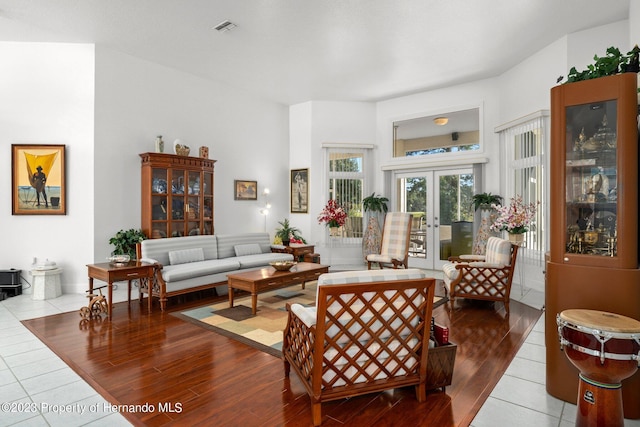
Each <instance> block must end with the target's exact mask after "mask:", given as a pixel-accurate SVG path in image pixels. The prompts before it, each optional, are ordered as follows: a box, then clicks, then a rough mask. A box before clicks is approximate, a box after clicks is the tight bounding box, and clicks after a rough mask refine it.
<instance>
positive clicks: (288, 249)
mask: <svg viewBox="0 0 640 427" xmlns="http://www.w3.org/2000/svg"><path fill="white" fill-rule="evenodd" d="M314 249H315V246H314V245H305V244H303V243H291V244H290V245H289V246H282V247H277V248H274V247H273V246H272V247H271V252H279V253H284V254H291V255H293V259H294V260H296V261H300V262H302V261H304V256H305V254H312V253H313V252H314Z"/></svg>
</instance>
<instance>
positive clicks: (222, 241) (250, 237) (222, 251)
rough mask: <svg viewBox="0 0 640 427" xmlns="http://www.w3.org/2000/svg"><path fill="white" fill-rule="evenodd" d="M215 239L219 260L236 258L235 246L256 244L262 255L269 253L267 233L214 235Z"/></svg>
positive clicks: (269, 240)
mask: <svg viewBox="0 0 640 427" xmlns="http://www.w3.org/2000/svg"><path fill="white" fill-rule="evenodd" d="M216 239H217V241H218V258H220V259H222V258H230V257H234V256H236V251H235V246H236V245H245V244H249V243H257V244H258V245H260V248H261V249H262V252H263V253H265V252H270V251H271V238H270V237H269V233H236V234H216Z"/></svg>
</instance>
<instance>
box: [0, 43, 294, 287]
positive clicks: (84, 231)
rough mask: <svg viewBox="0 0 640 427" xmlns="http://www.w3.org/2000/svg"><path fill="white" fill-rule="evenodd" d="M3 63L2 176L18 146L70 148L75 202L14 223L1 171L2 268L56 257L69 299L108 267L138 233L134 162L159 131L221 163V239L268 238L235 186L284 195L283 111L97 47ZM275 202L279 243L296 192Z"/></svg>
mask: <svg viewBox="0 0 640 427" xmlns="http://www.w3.org/2000/svg"><path fill="white" fill-rule="evenodd" d="M0 54H1V55H2V57H3V63H4V65H3V67H2V69H1V70H0V124H1V126H0V146H1V147H0V148H2V152H3V153H4V154H3V155H2V157H1V161H2V163H3V164H4V166H5V168H4V170H6V171H9V170H10V168H11V162H10V153H11V149H10V146H11V144H12V143H23V142H29V143H61V144H66V145H67V197H68V208H67V209H68V215H66V216H12V215H11V208H10V203H11V189H10V187H11V186H10V184H9V183H10V179H11V178H10V175H9V174H5V176H4V177H3V178H2V179H3V182H5V183H6V184H7V185H3V186H0V200H1V201H3V202H4V203H3V205H4V206H5V209H3V210H1V211H0V223H1V224H2V230H3V233H4V235H5V242H9V243H8V244H4V245H2V248H1V249H0V256H1V259H2V260H3V263H6V265H1V266H0V269H4V268H11V267H13V268H20V269H23V270H25V271H28V270H29V268H30V267H29V266H30V264H31V261H32V258H33V257H34V256H37V257H42V258H46V257H48V258H50V259H53V260H55V261H56V262H57V263H58V264H59V265H60V266H61V267H62V268H63V269H64V273H63V275H62V286H63V292H65V293H70V292H84V290H85V289H86V288H87V279H86V277H87V276H86V274H87V273H86V267H85V265H86V264H89V263H93V262H103V261H105V260H106V257H107V256H108V255H109V254H110V252H111V250H112V249H113V247H111V246H110V245H109V243H108V240H109V238H110V237H111V236H112V235H113V234H115V232H117V231H118V230H120V229H128V228H139V227H140V157H139V156H138V154H139V153H142V152H146V151H151V150H153V149H154V139H155V136H156V135H158V134H162V135H163V136H164V139H165V141H167V142H168V143H169V142H173V140H174V139H176V138H180V139H182V140H183V141H184V142H185V143H187V144H188V145H190V146H191V148H192V154H193V153H195V154H196V155H197V152H198V147H199V146H201V145H206V146H208V147H209V149H210V158H213V159H216V160H217V161H218V162H217V163H216V169H215V171H216V173H215V227H216V232H217V233H231V232H243V231H263V230H265V220H264V217H263V216H261V215H260V213H259V208H260V206H261V204H262V203H263V200H262V199H260V200H259V201H257V202H255V201H234V200H233V180H234V179H246V180H256V181H258V184H259V186H260V190H262V188H263V187H264V186H269V187H271V188H272V189H273V188H287V185H288V184H287V183H288V164H287V161H286V159H287V157H288V152H289V141H288V116H287V108H286V107H285V106H283V105H281V104H276V103H273V102H269V101H265V100H262V99H258V98H256V97H255V96H253V95H250V94H247V93H243V92H241V91H239V90H235V89H232V88H229V87H225V86H223V85H219V84H216V83H213V82H211V81H206V80H203V79H200V78H197V77H194V76H192V75H189V74H185V73H181V72H178V71H175V70H173V69H170V68H167V67H162V66H158V65H156V64H153V63H149V62H146V61H142V60H139V59H137V58H133V57H131V56H128V55H124V54H121V53H118V52H115V51H112V50H109V49H106V48H100V47H99V48H97V49H96V50H95V53H94V46H93V45H78V44H74V45H64V44H52V43H48V44H38V43H0ZM94 67H95V68H94ZM94 76H95V81H94ZM94 93H95V99H94ZM94 108H95V127H94ZM94 131H95V144H94ZM167 145H172V144H167ZM283 158H284V159H285V161H283ZM270 199H271V202H272V204H273V208H272V211H273V212H274V215H273V216H270V217H269V218H267V220H268V221H269V223H267V224H266V228H267V230H268V231H269V232H270V233H271V234H273V230H274V229H275V218H277V217H279V216H282V215H285V214H286V213H287V212H288V193H287V192H285V191H281V192H276V191H272V196H271V197H270ZM27 278H28V279H29V277H28V276H27Z"/></svg>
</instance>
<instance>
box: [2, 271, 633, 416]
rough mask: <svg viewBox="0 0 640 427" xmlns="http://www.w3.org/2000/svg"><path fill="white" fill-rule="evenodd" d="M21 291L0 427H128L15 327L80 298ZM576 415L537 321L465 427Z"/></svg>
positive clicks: (14, 304) (517, 294)
mask: <svg viewBox="0 0 640 427" xmlns="http://www.w3.org/2000/svg"><path fill="white" fill-rule="evenodd" d="M437 274H438V272H436V274H435V276H436V277H437ZM27 292H28V291H25V293H24V294H23V295H19V296H16V297H12V298H8V299H6V300H4V301H0V325H2V328H0V426H63V427H71V426H103V425H104V426H108V427H112V426H128V425H130V424H129V422H128V421H127V420H126V419H125V418H124V417H123V416H122V415H120V414H119V413H117V412H114V411H112V410H110V407H109V404H108V402H107V401H106V400H104V399H103V398H102V397H101V396H100V395H99V394H98V393H97V392H96V391H95V390H94V389H93V388H92V387H91V386H89V385H88V384H87V383H86V382H85V381H84V380H82V379H81V378H80V377H79V376H78V375H77V374H76V373H75V372H73V370H71V368H69V367H68V366H67V365H66V364H65V363H64V362H63V361H62V360H61V359H60V358H59V357H58V356H56V355H55V354H54V353H53V352H52V351H51V350H49V349H48V348H47V347H46V346H45V345H44V344H42V343H41V342H40V340H38V339H37V338H36V337H35V336H34V335H33V334H31V333H30V332H29V331H28V330H27V329H26V328H25V327H24V326H23V325H22V324H21V323H20V320H24V319H32V318H36V317H42V316H48V315H51V314H56V313H62V312H67V311H76V310H78V309H79V307H81V306H83V305H85V304H86V297H85V296H84V295H80V294H77V295H75V294H74V295H66V294H65V295H62V296H60V297H58V298H55V299H50V300H45V301H33V300H32V299H31V295H30V294H28V293H27ZM126 297H127V296H126V288H125V287H122V286H121V287H119V289H117V290H115V291H114V301H115V302H119V301H125V300H126ZM512 298H513V299H515V300H518V301H521V302H523V303H525V304H528V305H531V306H533V307H537V308H541V307H542V306H543V304H544V296H543V294H542V293H541V292H538V291H535V290H531V289H526V288H525V289H520V288H519V287H518V285H515V286H514V288H513V291H512ZM7 404H8V406H7ZM82 411H84V412H82ZM575 414H576V406H575V405H572V404H569V403H565V402H563V401H560V400H558V399H555V398H553V397H551V396H549V395H548V394H547V393H546V390H545V351H544V316H543V317H541V318H540V320H539V321H538V323H537V324H536V326H535V328H534V330H533V331H532V332H531V334H529V336H528V337H527V340H526V342H525V343H524V345H523V346H522V348H521V349H520V351H519V352H518V354H517V355H516V357H515V359H514V360H513V362H512V363H511V365H510V366H509V368H508V370H507V371H506V373H505V375H504V376H503V377H502V379H501V380H500V381H499V382H498V384H497V386H496V387H495V389H494V390H493V392H492V393H491V396H490V397H489V398H488V399H487V402H486V403H485V404H484V406H483V407H482V408H481V409H480V411H479V412H478V414H477V416H476V417H475V419H474V420H473V422H472V424H471V425H472V426H473V427H484V426H491V427H493V426H506V425H516V424H517V425H518V426H519V427H528V426H535V427H541V426H554V427H568V426H572V425H573V424H574V420H575ZM625 427H640V420H625Z"/></svg>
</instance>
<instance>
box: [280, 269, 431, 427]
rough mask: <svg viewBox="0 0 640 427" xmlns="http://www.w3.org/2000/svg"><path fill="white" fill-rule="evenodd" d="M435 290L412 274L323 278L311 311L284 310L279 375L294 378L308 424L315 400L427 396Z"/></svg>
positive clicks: (316, 419)
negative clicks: (408, 392)
mask: <svg viewBox="0 0 640 427" xmlns="http://www.w3.org/2000/svg"><path fill="white" fill-rule="evenodd" d="M434 288H435V279H432V278H426V276H425V274H424V272H422V271H421V270H418V269H407V270H372V271H353V272H342V273H329V274H323V275H321V276H320V278H319V279H318V291H317V296H316V306H315V307H304V306H302V305H299V304H293V305H291V306H290V307H288V311H289V318H288V321H287V326H286V328H285V330H284V340H283V345H282V354H283V359H284V369H285V375H286V376H289V372H290V369H291V368H293V370H294V372H296V374H297V375H298V376H299V377H300V380H301V381H302V383H303V384H304V386H305V388H306V390H307V393H309V396H310V398H311V408H312V418H313V424H314V425H316V426H317V425H320V422H321V419H322V415H321V404H322V402H327V401H331V400H336V399H343V398H346V397H350V396H357V395H361V394H366V393H371V392H376V391H382V390H387V389H392V388H397V387H405V386H410V385H413V386H415V387H416V397H417V399H418V401H420V402H421V401H423V400H424V399H425V398H426V376H427V355H428V348H429V331H430V319H431V312H432V309H433V296H434Z"/></svg>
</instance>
